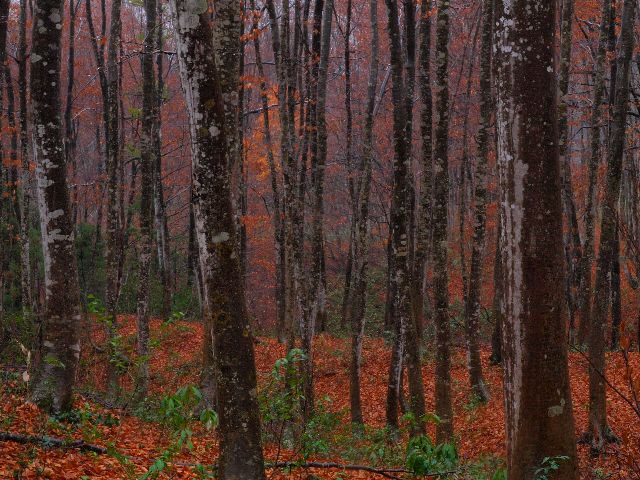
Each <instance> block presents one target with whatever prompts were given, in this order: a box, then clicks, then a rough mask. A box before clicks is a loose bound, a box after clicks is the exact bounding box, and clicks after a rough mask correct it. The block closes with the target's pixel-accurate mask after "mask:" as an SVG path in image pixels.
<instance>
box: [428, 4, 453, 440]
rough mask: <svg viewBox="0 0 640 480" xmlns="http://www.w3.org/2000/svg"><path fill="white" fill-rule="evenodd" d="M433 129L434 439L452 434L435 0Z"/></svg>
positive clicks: (440, 43) (444, 17) (440, 25)
mask: <svg viewBox="0 0 640 480" xmlns="http://www.w3.org/2000/svg"><path fill="white" fill-rule="evenodd" d="M436 24H437V28H436V117H437V121H436V129H435V148H434V164H435V192H434V209H433V256H434V285H433V290H434V300H435V326H436V392H435V397H436V415H438V417H440V420H441V422H440V423H439V424H438V426H437V427H436V441H437V442H438V443H444V442H449V441H450V440H451V439H452V437H453V407H452V404H451V372H450V369H451V354H450V351H449V350H450V343H451V332H450V326H449V273H448V265H447V264H448V255H447V224H448V202H449V159H448V143H449V78H448V76H449V72H448V66H449V0H439V1H438V14H437V18H436Z"/></svg>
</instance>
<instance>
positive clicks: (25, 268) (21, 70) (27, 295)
mask: <svg viewBox="0 0 640 480" xmlns="http://www.w3.org/2000/svg"><path fill="white" fill-rule="evenodd" d="M27 58H28V57H27V1H26V0H20V27H19V39H18V97H19V98H18V102H19V109H20V113H19V124H20V162H21V167H22V168H21V174H20V180H21V181H20V183H21V186H20V210H21V211H20V266H21V270H20V284H21V294H22V310H23V313H27V312H29V311H32V312H33V311H34V310H35V309H34V304H33V296H32V294H31V260H30V258H29V257H30V248H31V246H30V241H29V217H30V210H31V207H30V203H31V202H30V200H31V174H30V171H29V139H28V130H27V61H28V60H27Z"/></svg>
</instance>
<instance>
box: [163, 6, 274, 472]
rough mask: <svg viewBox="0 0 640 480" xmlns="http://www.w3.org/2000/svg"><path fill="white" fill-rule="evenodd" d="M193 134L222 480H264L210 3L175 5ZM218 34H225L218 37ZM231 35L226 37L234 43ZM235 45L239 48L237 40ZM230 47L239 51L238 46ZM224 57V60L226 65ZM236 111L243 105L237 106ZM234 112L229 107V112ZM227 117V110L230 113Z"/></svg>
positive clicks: (196, 206) (196, 208) (198, 229)
mask: <svg viewBox="0 0 640 480" xmlns="http://www.w3.org/2000/svg"><path fill="white" fill-rule="evenodd" d="M171 8H172V10H173V17H174V18H173V20H174V25H175V27H176V41H177V50H178V58H179V64H180V74H181V77H182V86H183V90H184V93H185V98H186V103H187V110H188V113H189V123H190V127H191V149H192V169H193V193H194V213H195V219H196V233H197V237H198V247H199V252H200V264H201V268H202V274H203V280H204V294H205V304H206V308H205V313H206V315H207V317H206V320H205V326H206V328H205V335H210V336H211V338H212V341H213V345H212V347H213V348H212V350H213V352H214V366H215V380H216V387H217V394H218V403H219V415H220V437H221V439H220V459H219V462H218V467H219V468H218V476H219V477H220V478H221V479H223V480H245V479H248V478H251V479H256V480H261V479H264V478H265V474H264V461H263V456H262V448H261V444H260V441H261V439H260V418H259V410H258V402H257V382H256V370H255V359H254V351H253V336H252V335H251V332H250V327H249V318H248V314H247V310H246V305H245V296H244V288H243V282H242V278H241V274H240V265H239V262H238V257H237V248H236V247H237V243H236V232H235V222H234V218H233V206H232V202H231V187H230V182H229V166H230V158H229V157H230V155H231V154H232V151H231V150H230V149H229V148H228V147H227V142H226V132H225V125H226V122H225V110H224V106H223V89H222V87H221V84H220V81H219V78H218V75H219V72H218V71H217V67H216V62H215V55H214V52H213V33H212V30H211V26H210V23H209V18H208V17H209V15H208V8H207V4H204V5H201V4H196V3H193V2H187V1H184V0H173V1H172V2H171ZM218 34H219V35H220V34H223V33H222V31H220V30H219V31H218ZM233 34H234V33H233V31H229V32H228V33H227V35H228V36H229V37H233ZM229 41H230V42H234V41H235V42H237V43H239V42H240V38H239V37H238V38H233V39H230V40H229ZM229 48H230V49H231V50H234V46H233V44H232V43H230V44H229ZM227 58H228V57H226V56H225V55H221V59H222V61H226V60H225V59H227ZM236 106H237V105H236ZM229 108H230V107H229ZM227 111H228V110H227Z"/></svg>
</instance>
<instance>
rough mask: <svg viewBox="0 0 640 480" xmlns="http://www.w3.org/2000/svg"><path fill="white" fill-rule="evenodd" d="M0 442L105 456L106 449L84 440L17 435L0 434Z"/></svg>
mask: <svg viewBox="0 0 640 480" xmlns="http://www.w3.org/2000/svg"><path fill="white" fill-rule="evenodd" d="M0 441H4V442H17V443H37V444H40V445H43V446H45V447H56V448H65V449H66V448H77V449H78V450H81V451H84V452H94V453H101V454H106V453H107V449H106V448H104V447H100V446H98V445H93V444H91V443H87V442H85V441H84V440H72V441H67V440H62V439H59V438H54V437H48V436H36V435H21V434H18V433H10V432H0Z"/></svg>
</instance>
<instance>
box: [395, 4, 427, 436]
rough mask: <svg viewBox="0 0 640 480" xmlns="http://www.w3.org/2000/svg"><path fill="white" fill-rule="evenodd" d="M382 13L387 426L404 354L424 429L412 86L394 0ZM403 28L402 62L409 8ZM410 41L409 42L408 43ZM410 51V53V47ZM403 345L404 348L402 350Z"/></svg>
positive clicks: (419, 429) (409, 38) (411, 38)
mask: <svg viewBox="0 0 640 480" xmlns="http://www.w3.org/2000/svg"><path fill="white" fill-rule="evenodd" d="M386 4H387V12H388V30H389V38H390V43H391V59H392V60H391V71H392V73H391V75H392V88H391V93H392V98H393V105H394V108H393V143H394V161H393V193H392V200H391V202H392V204H391V222H390V229H391V255H392V262H391V263H392V267H393V269H392V271H391V272H390V277H391V283H392V288H391V291H392V292H393V294H394V296H393V308H392V311H393V315H394V319H393V323H394V326H395V331H394V333H395V336H394V346H393V353H392V360H391V364H390V367H389V382H388V385H387V411H386V414H387V415H386V416H387V425H388V426H389V427H390V428H391V429H393V430H397V428H398V400H399V392H400V389H401V371H402V364H403V359H404V357H405V354H406V358H407V367H408V378H409V390H410V391H409V395H410V408H411V412H412V413H413V415H414V418H415V428H414V432H413V433H423V432H424V428H425V427H424V421H423V419H422V418H423V416H424V413H425V405H424V386H423V383H422V372H421V368H420V346H419V344H418V338H417V335H416V328H415V322H414V320H413V316H412V313H413V312H412V304H411V296H410V280H411V279H410V275H411V270H410V268H409V233H410V232H409V215H408V213H409V208H410V205H409V200H410V188H411V186H410V178H411V176H410V167H411V142H410V137H409V135H410V131H411V130H410V119H409V118H410V115H411V110H410V109H409V108H408V107H409V105H410V104H411V102H408V101H407V95H410V94H411V91H412V89H413V87H412V85H413V79H411V80H410V79H409V76H412V75H413V68H412V67H409V68H407V67H406V66H404V68H405V69H406V72H407V75H406V76H407V78H405V79H404V82H403V61H402V58H403V57H402V48H401V36H400V23H399V22H400V20H399V11H398V3H397V1H396V0H386ZM404 14H405V19H404V20H405V27H404V28H405V32H406V33H407V34H406V43H407V45H406V46H407V49H408V55H407V62H408V63H411V62H413V57H415V25H406V23H407V22H408V23H415V17H414V14H415V12H414V7H413V4H411V7H410V8H409V10H408V11H406V10H405V12H404ZM412 45H413V46H412ZM412 50H413V52H412ZM405 348H406V351H405Z"/></svg>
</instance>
